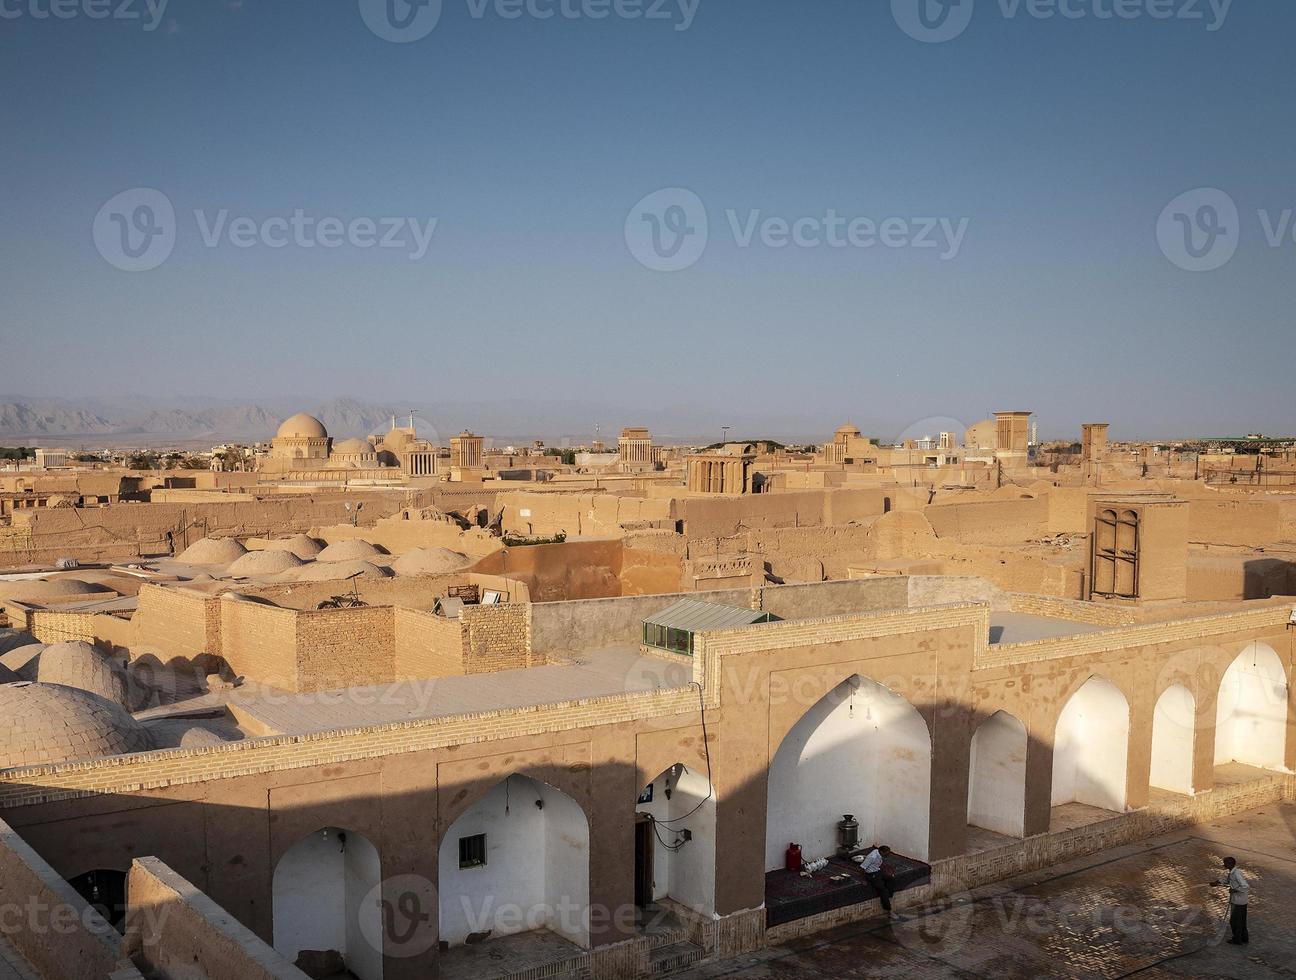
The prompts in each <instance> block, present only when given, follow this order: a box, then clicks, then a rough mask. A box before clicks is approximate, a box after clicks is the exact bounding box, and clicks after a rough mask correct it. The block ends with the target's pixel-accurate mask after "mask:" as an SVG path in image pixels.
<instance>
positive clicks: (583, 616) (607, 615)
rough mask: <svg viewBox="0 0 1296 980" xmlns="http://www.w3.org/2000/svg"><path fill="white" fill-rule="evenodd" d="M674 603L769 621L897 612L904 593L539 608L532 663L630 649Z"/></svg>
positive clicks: (840, 590) (639, 599)
mask: <svg viewBox="0 0 1296 980" xmlns="http://www.w3.org/2000/svg"><path fill="white" fill-rule="evenodd" d="M679 599H701V600H704V601H706V602H714V603H718V604H720V605H724V606H735V607H737V608H739V609H763V610H765V611H766V612H770V613H773V614H774V615H775V616H779V617H788V616H796V617H798V618H806V617H815V616H833V615H845V614H850V613H864V612H868V611H870V610H876V609H896V608H903V607H904V606H905V605H906V603H907V587H906V585H905V580H904V579H903V578H902V577H899V576H896V577H894V578H886V579H853V580H846V581H841V582H823V583H816V584H810V585H771V586H766V587H764V588H755V589H753V588H740V589H721V590H716V591H708V592H684V593H676V594H674V595H653V596H623V597H621V598H619V599H593V600H587V601H584V602H549V603H545V602H541V603H535V604H533V605H532V606H531V607H530V609H531V646H532V651H533V653H534V655H535V656H537V657H546V658H552V659H555V660H562V659H565V658H566V655H568V654H571V653H580V652H583V651H587V650H599V649H605V648H608V647H618V646H635V647H637V646H638V645H639V644H640V642H641V641H642V638H643V637H642V633H643V622H644V620H645V619H648V618H649V617H651V616H654V615H656V614H657V613H659V612H661V611H662V610H663V609H665V608H666V607H667V606H669V605H671V604H672V603H674V602H676V601H677V600H679Z"/></svg>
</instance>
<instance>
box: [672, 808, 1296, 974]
mask: <svg viewBox="0 0 1296 980" xmlns="http://www.w3.org/2000/svg"><path fill="white" fill-rule="evenodd" d="M1229 854H1231V855H1233V856H1234V857H1236V858H1237V859H1238V863H1239V866H1240V867H1241V868H1243V869H1244V871H1245V873H1246V874H1247V876H1248V878H1249V879H1250V882H1251V888H1252V891H1251V905H1250V931H1251V944H1250V945H1249V946H1245V947H1236V946H1231V945H1228V944H1227V943H1225V942H1224V940H1225V939H1227V938H1228V933H1227V928H1226V925H1225V917H1226V914H1227V909H1226V902H1227V895H1226V892H1225V891H1224V889H1222V888H1221V889H1217V888H1212V887H1210V886H1209V885H1208V884H1207V883H1208V882H1209V881H1212V880H1215V879H1216V878H1218V877H1220V876H1221V874H1222V871H1221V869H1220V861H1221V859H1222V858H1223V857H1224V856H1225V855H1229ZM1294 904H1296V804H1292V803H1283V804H1273V805H1268V806H1264V807H1261V808H1260V809H1258V810H1254V811H1250V812H1248V813H1244V814H1240V815H1238V816H1235V817H1230V818H1226V819H1222V820H1219V821H1217V822H1215V823H1211V824H1205V825H1198V826H1195V827H1188V828H1185V829H1183V830H1180V831H1176V832H1173V833H1170V834H1166V835H1164V836H1161V837H1156V838H1152V839H1149V840H1145V841H1142V842H1139V843H1137V844H1132V845H1128V846H1123V847H1120V848H1115V849H1112V850H1110V851H1106V852H1101V853H1098V854H1093V855H1090V856H1088V857H1085V858H1082V859H1079V860H1076V861H1072V862H1069V863H1066V864H1061V865H1057V866H1055V867H1052V868H1049V869H1047V870H1046V871H1038V872H1034V873H1030V874H1026V875H1022V876H1019V877H1017V878H1014V879H1009V880H1006V881H1002V882H998V883H996V884H994V885H989V886H986V887H983V888H976V889H973V890H971V891H969V892H966V893H963V894H956V895H954V896H952V897H951V898H949V899H948V900H942V901H940V902H938V903H933V904H930V905H926V906H922V907H909V908H906V907H904V906H903V904H901V906H900V907H899V911H900V913H901V918H900V920H899V921H896V922H886V921H883V920H881V919H877V918H874V919H870V920H866V921H862V922H858V923H852V924H849V925H844V926H840V927H837V928H835V929H832V930H828V931H825V932H821V933H816V934H814V935H811V936H806V937H802V938H799V939H794V940H791V941H789V942H787V943H785V944H783V945H778V946H771V947H769V948H766V949H764V950H761V951H759V952H756V953H752V954H748V955H745V956H742V957H738V958H736V959H732V960H728V961H726V962H722V963H714V964H709V965H707V966H705V967H701V968H698V969H695V970H692V971H689V972H686V973H681V974H678V975H677V976H679V977H681V978H686V980H703V978H712V977H727V976H733V977H744V978H763V977H769V978H780V980H799V978H806V980H812V978H835V977H906V978H910V980H920V978H921V980H925V978H944V977H958V978H972V977H1000V978H1015V977H1023V978H1025V977H1104V978H1112V980H1115V978H1120V977H1131V976H1138V977H1140V978H1146V980H1164V978H1170V977H1212V978H1220V977H1228V978H1248V980H1251V978H1264V977H1290V976H1292V974H1293V964H1296V916H1294V915H1293V914H1292V908H1293V905H1294Z"/></svg>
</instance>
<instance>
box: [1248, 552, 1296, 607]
mask: <svg viewBox="0 0 1296 980" xmlns="http://www.w3.org/2000/svg"><path fill="white" fill-rule="evenodd" d="M1283 595H1296V562H1290V561H1284V560H1283V559H1281V558H1257V559H1254V560H1252V561H1248V562H1246V563H1245V564H1244V566H1243V597H1244V598H1246V599H1269V598H1272V597H1273V596H1283Z"/></svg>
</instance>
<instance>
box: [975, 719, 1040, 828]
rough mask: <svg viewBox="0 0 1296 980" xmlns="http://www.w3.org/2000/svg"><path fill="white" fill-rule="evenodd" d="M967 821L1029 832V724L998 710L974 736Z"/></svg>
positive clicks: (983, 825) (979, 824) (982, 825)
mask: <svg viewBox="0 0 1296 980" xmlns="http://www.w3.org/2000/svg"><path fill="white" fill-rule="evenodd" d="M967 821H968V823H970V824H972V825H973V826H976V827H983V828H985V829H986V830H993V831H994V832H995V833H999V834H1007V835H1008V836H1009V837H1022V836H1024V835H1025V825H1026V824H1025V821H1026V726H1025V725H1024V724H1022V722H1021V721H1020V719H1018V718H1016V717H1015V716H1013V715H1010V714H1009V713H1008V712H1006V711H996V712H995V713H994V714H992V715H991V716H990V717H989V718H987V719H986V720H985V721H983V722H982V723H981V724H980V725H979V726H978V727H977V730H976V732H975V733H974V734H973V736H972V748H971V754H970V758H969V778H968V812H967Z"/></svg>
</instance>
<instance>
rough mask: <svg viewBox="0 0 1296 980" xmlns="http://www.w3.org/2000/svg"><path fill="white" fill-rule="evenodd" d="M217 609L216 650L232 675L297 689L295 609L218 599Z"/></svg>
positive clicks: (286, 688) (238, 600)
mask: <svg viewBox="0 0 1296 980" xmlns="http://www.w3.org/2000/svg"><path fill="white" fill-rule="evenodd" d="M217 611H218V613H219V616H220V635H221V649H220V653H221V655H222V656H223V657H224V658H225V660H226V661H227V662H228V663H229V665H230V669H231V670H233V671H234V673H235V674H239V675H242V676H244V677H247V678H248V679H249V680H253V681H258V682H260V683H262V684H269V685H270V686H272V687H278V688H282V689H283V690H287V691H295V690H297V683H298V679H297V616H298V615H299V613H297V612H296V610H293V609H278V608H276V607H274V606H264V605H261V604H260V603H256V602H249V601H247V600H244V599H230V598H221V599H218V600H217Z"/></svg>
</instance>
